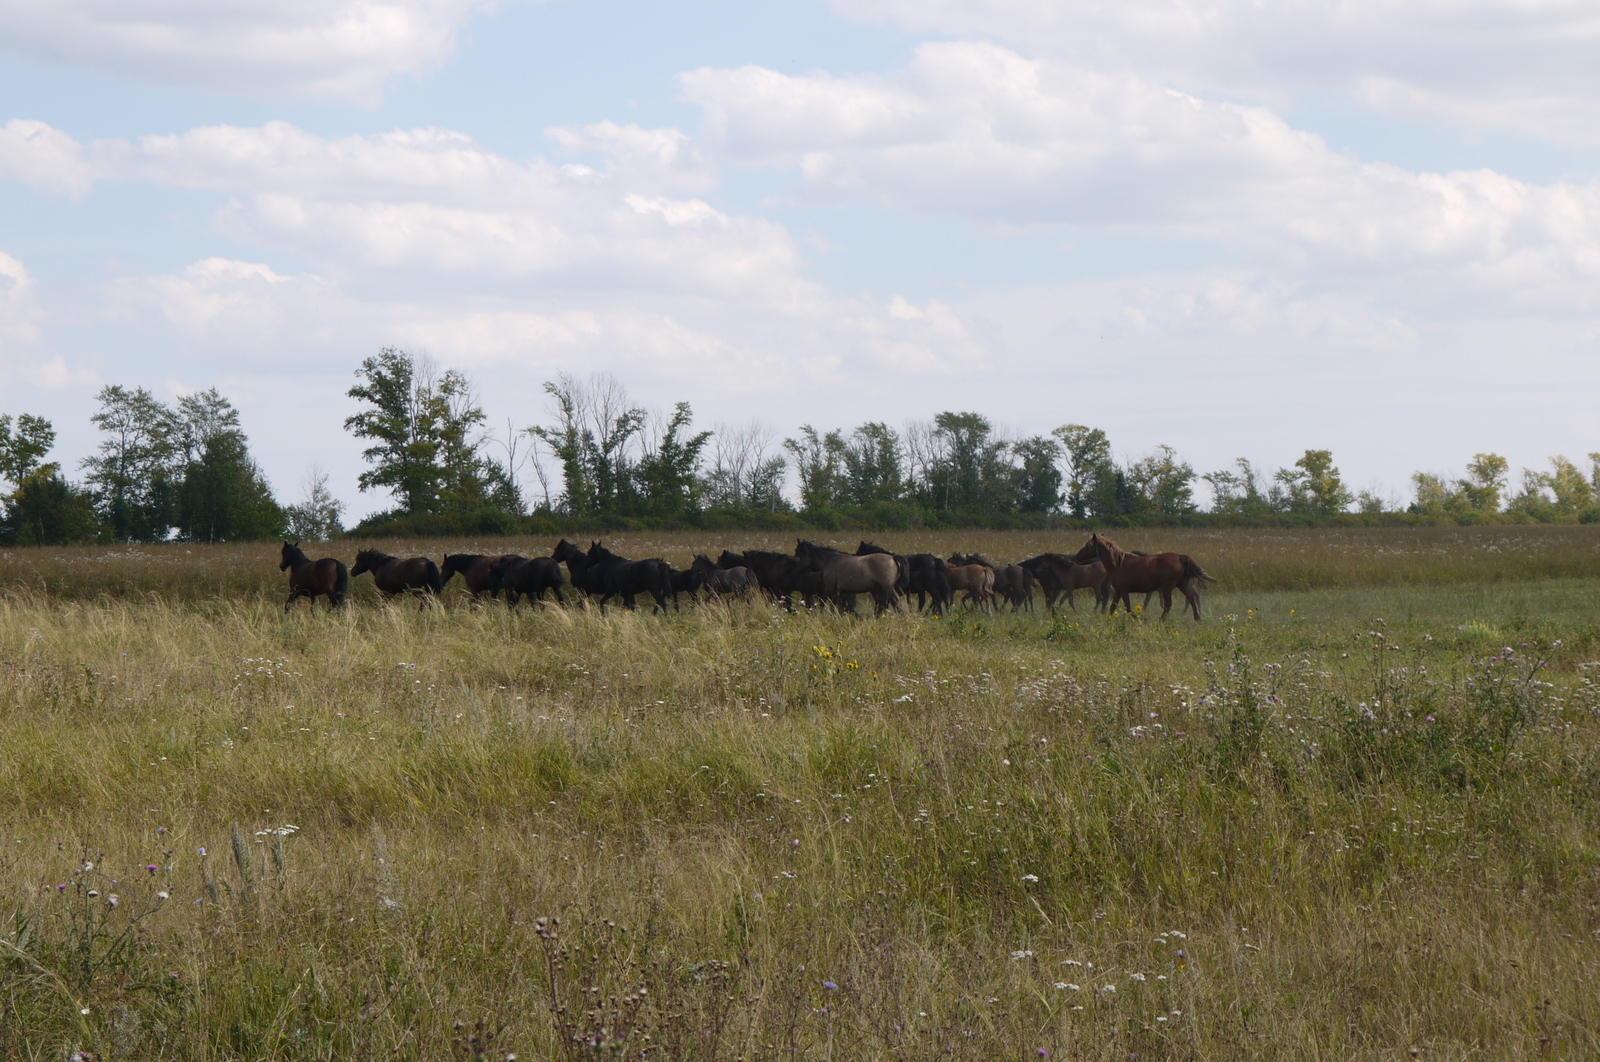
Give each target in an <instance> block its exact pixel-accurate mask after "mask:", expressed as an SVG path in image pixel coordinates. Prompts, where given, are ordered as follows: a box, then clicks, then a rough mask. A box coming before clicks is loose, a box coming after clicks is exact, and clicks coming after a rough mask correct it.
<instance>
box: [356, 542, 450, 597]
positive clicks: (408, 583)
mask: <svg viewBox="0 0 1600 1062" xmlns="http://www.w3.org/2000/svg"><path fill="white" fill-rule="evenodd" d="M366 572H371V573H372V585H373V586H376V587H377V588H378V592H379V593H381V594H382V595H383V596H384V598H385V599H388V598H391V597H394V596H395V595H396V594H404V593H414V594H416V595H417V596H418V597H419V598H421V603H422V604H424V605H426V604H427V602H428V599H427V596H426V595H428V594H432V595H433V596H434V597H435V598H437V597H438V596H439V594H440V593H441V592H442V591H443V590H444V579H442V578H441V577H440V575H439V566H438V565H437V564H435V563H433V561H431V560H429V559H428V558H427V557H412V558H410V559H409V560H401V559H400V558H399V557H391V556H390V555H389V554H387V553H383V552H381V551H379V550H375V549H363V550H358V551H357V552H356V563H355V566H354V567H353V568H351V569H350V578H352V579H354V578H355V577H356V576H358V575H361V574H364V573H366Z"/></svg>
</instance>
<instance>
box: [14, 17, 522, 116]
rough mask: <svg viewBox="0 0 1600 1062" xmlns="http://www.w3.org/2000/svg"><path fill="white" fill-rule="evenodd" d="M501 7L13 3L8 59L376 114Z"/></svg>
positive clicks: (434, 66)
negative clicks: (393, 86) (311, 100)
mask: <svg viewBox="0 0 1600 1062" xmlns="http://www.w3.org/2000/svg"><path fill="white" fill-rule="evenodd" d="M495 6H496V0H8V2H7V3H5V4H0V48H3V49H4V50H6V51H9V52H11V53H12V54H14V55H18V56H21V57H22V58H24V59H28V60H32V61H35V62H41V61H42V62H49V63H54V64H58V65H63V66H75V67H83V68H87V69H91V70H95V71H97V72H100V73H105V74H110V75H112V76H115V77H121V78H127V79H130V80H135V81H146V82H153V83H156V84H163V85H176V86H181V87H185V88H200V89H209V90H214V91H221V92H229V93H234V94H240V95H251V96H268V97H285V96H292V97H322V98H335V99H342V100H350V101H353V102H357V103H363V104H373V103H376V102H378V100H379V99H380V98H381V97H382V94H383V89H384V86H385V85H386V84H387V83H388V82H389V81H390V80H391V79H393V78H394V77H396V76H398V75H404V74H418V73H424V72H427V71H430V70H433V69H435V68H437V67H438V66H440V65H441V64H442V63H443V62H444V61H445V60H446V59H448V58H449V57H450V56H451V55H452V54H453V52H454V51H455V44H456V35H457V33H458V31H459V30H460V28H461V26H462V25H463V24H464V23H465V22H466V20H467V19H468V18H469V17H470V16H471V15H472V14H473V13H474V12H477V11H485V10H492V9H493V8H494V7H495Z"/></svg>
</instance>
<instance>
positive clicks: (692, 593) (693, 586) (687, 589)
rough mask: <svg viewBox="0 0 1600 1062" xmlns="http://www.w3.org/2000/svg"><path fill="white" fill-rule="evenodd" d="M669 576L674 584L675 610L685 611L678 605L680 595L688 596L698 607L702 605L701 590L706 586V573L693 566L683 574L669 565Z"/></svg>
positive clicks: (673, 601) (673, 604) (673, 600)
mask: <svg viewBox="0 0 1600 1062" xmlns="http://www.w3.org/2000/svg"><path fill="white" fill-rule="evenodd" d="M667 575H668V578H669V579H670V580H671V583H672V607H673V608H675V609H678V610H679V611H680V612H681V611H682V609H683V607H682V606H681V605H679V604H678V595H679V594H688V595H689V600H690V601H693V602H694V603H695V604H697V605H698V604H699V603H700V588H701V587H702V586H704V585H706V577H705V573H703V572H701V571H700V570H699V569H698V568H695V567H694V566H693V565H691V566H690V567H689V570H688V571H682V572H680V571H679V570H678V569H676V568H673V567H671V566H670V565H669V566H668V568H667Z"/></svg>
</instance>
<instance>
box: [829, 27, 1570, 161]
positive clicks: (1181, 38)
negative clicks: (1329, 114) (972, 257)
mask: <svg viewBox="0 0 1600 1062" xmlns="http://www.w3.org/2000/svg"><path fill="white" fill-rule="evenodd" d="M833 6H834V9H835V10H836V11H837V12H838V13H839V14H840V15H841V16H843V17H846V18H855V19H889V20H893V21H895V22H898V23H899V24H901V25H902V26H904V27H906V28H907V29H910V30H912V31H914V32H919V33H920V32H935V33H942V34H955V35H963V36H967V35H970V36H983V37H992V38H997V39H1000V40H1005V41H1008V42H1010V43H1012V44H1013V45H1015V46H1017V47H1020V48H1023V49H1025V50H1027V51H1028V52H1029V53H1030V54H1033V55H1038V56H1053V57H1055V58H1057V59H1060V60H1064V61H1068V62H1072V63H1075V64H1088V65H1091V66H1095V67H1099V68H1102V69H1113V70H1125V71H1137V72H1141V73H1142V74H1144V75H1146V76H1150V77H1152V78H1154V79H1156V80H1158V81H1161V82H1163V83H1168V84H1173V85H1176V86H1180V87H1182V88H1184V89H1186V90H1189V91H1193V92H1197V93H1200V94H1204V95H1211V94H1222V95H1228V96H1244V97H1247V98H1252V99H1256V100H1259V101H1265V102H1277V103H1281V102H1283V101H1284V100H1286V99H1287V98H1289V97H1291V96H1293V95H1295V94H1298V93H1304V92H1308V91H1335V92H1342V93H1345V94H1347V95H1349V96H1351V97H1353V98H1356V99H1360V100H1363V101H1365V102H1367V103H1369V104H1372V105H1375V106H1378V107H1381V108H1383V109H1385V110H1389V111H1393V112H1397V113H1402V114H1412V115H1420V116H1423V117H1428V118H1438V119H1444V120H1447V121H1450V122H1452V123H1455V124H1458V125H1460V126H1463V127H1466V128H1469V129H1509V130H1515V131H1517V132H1520V133H1525V134H1530V135H1535V136H1542V137H1548V138H1550V139H1553V140H1557V141H1561V142H1565V143H1577V144H1597V143H1600V66H1597V65H1596V64H1595V62H1594V56H1595V54H1596V50H1597V48H1600V11H1597V9H1596V8H1595V6H1594V5H1593V4H1592V3H1588V2H1587V0H1341V2H1337V3H1329V2H1323V0H1296V2H1288V3H1271V4H1262V3H1259V2H1257V0H1204V2H1200V0H1120V2H1117V3H1104V2H1101V0H833Z"/></svg>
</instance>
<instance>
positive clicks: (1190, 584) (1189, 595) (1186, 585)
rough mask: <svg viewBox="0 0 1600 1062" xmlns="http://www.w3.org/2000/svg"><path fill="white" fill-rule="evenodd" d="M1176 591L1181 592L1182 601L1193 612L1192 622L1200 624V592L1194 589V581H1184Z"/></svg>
mask: <svg viewBox="0 0 1600 1062" xmlns="http://www.w3.org/2000/svg"><path fill="white" fill-rule="evenodd" d="M1178 589H1179V590H1181V591H1183V597H1184V600H1185V601H1186V602H1187V603H1188V606H1189V607H1190V608H1191V609H1193V610H1194V621H1195V622H1196V623H1199V622H1200V592H1199V591H1198V590H1196V589H1195V588H1194V580H1192V579H1185V580H1184V581H1183V582H1181V583H1179V584H1178Z"/></svg>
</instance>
